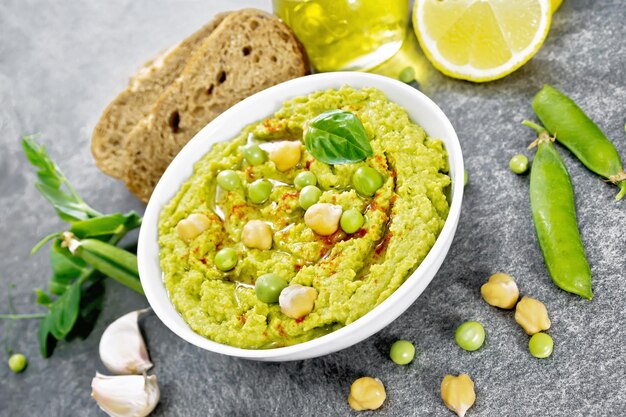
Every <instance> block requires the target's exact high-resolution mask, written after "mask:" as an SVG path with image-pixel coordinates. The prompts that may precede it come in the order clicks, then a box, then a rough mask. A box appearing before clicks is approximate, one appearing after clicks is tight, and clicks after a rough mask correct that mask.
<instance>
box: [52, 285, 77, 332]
mask: <svg viewBox="0 0 626 417" xmlns="http://www.w3.org/2000/svg"><path fill="white" fill-rule="evenodd" d="M79 308H80V286H79V285H78V284H72V285H70V286H69V287H68V289H67V291H65V292H64V293H63V295H61V296H60V297H59V298H57V299H56V300H55V301H54V302H53V303H52V304H51V305H50V317H51V323H50V324H51V325H50V332H51V333H52V334H53V335H54V337H55V338H57V339H59V340H60V339H63V338H65V336H67V334H68V333H69V332H70V331H71V330H72V327H74V323H76V319H77V318H78V312H79Z"/></svg>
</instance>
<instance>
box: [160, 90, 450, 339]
mask: <svg viewBox="0 0 626 417" xmlns="http://www.w3.org/2000/svg"><path fill="white" fill-rule="evenodd" d="M333 109H342V110H346V111H349V112H352V113H354V114H355V115H356V116H357V117H358V118H359V119H360V121H361V122H362V123H363V125H364V127H365V130H366V132H367V134H368V136H369V139H370V144H371V146H372V148H373V150H374V156H373V157H370V158H367V159H366V160H365V161H362V162H358V163H350V164H341V165H334V166H331V165H327V164H325V163H322V162H320V161H317V160H316V159H315V158H314V157H313V156H312V155H311V154H310V153H308V152H307V151H305V150H304V145H303V146H302V149H303V151H302V158H301V160H300V163H298V165H296V167H295V168H292V169H289V170H287V171H285V172H281V171H279V170H277V169H276V166H275V165H274V163H273V162H272V161H269V160H268V161H266V162H264V163H262V164H260V165H256V166H252V165H250V164H248V163H247V162H246V160H245V159H244V157H243V154H242V147H243V146H244V145H246V144H247V143H250V142H256V143H259V144H260V146H261V147H263V146H267V145H268V144H269V145H270V146H271V141H274V140H299V141H302V137H303V127H304V125H305V123H306V122H307V121H308V120H310V119H311V118H313V117H315V116H317V115H319V114H320V113H322V112H325V111H328V110H333ZM225 139H227V138H225ZM364 165H368V166H370V167H372V168H374V169H376V170H377V171H378V172H379V173H381V174H383V176H384V178H385V181H384V184H383V186H382V187H381V188H380V189H378V191H377V192H376V194H375V195H374V196H373V197H364V196H361V195H359V194H358V193H357V192H356V191H355V190H354V189H353V187H352V186H351V177H352V174H353V172H354V171H355V170H356V169H357V168H359V167H360V166H364ZM226 169H230V170H235V171H236V172H237V173H238V174H239V176H240V179H241V181H242V184H243V185H244V186H242V187H240V189H237V190H234V191H224V190H222V189H221V188H219V187H218V186H217V184H216V176H217V174H218V173H219V172H220V171H222V170H226ZM304 170H310V171H311V172H313V173H314V174H315V175H316V176H317V180H318V187H320V189H321V190H322V191H323V194H322V196H321V198H320V202H321V203H333V204H336V205H340V206H341V207H342V208H343V210H344V211H345V210H348V209H350V208H357V209H359V210H361V212H362V213H363V214H364V215H365V219H366V220H365V224H364V225H363V227H362V228H361V229H360V230H358V231H357V232H356V233H353V234H350V235H348V234H346V233H344V232H343V231H342V230H341V229H339V230H338V231H337V232H336V233H334V234H333V235H331V236H320V235H317V234H316V233H315V232H313V230H311V229H310V228H309V227H307V226H306V225H305V223H304V220H303V215H304V210H303V209H302V208H300V206H299V204H298V193H299V191H298V190H297V189H296V188H295V187H294V186H293V181H294V178H295V176H296V175H297V174H298V173H300V172H302V171H304ZM447 172H448V160H447V154H446V151H445V149H444V147H443V144H442V142H441V141H440V140H436V139H432V138H429V137H427V136H426V134H425V133H424V131H423V130H422V129H421V128H420V127H419V126H418V125H417V124H415V123H413V122H412V121H411V120H410V119H409V117H408V115H407V113H406V111H405V110H404V109H402V108H401V107H400V106H398V105H396V104H394V103H392V102H390V101H389V100H388V99H387V98H386V97H385V95H384V94H383V93H382V92H381V91H379V90H377V89H374V88H363V89H361V90H355V89H353V88H351V87H348V86H344V87H343V88H341V89H339V90H328V91H319V92H315V93H313V94H311V95H309V96H306V97H297V98H294V99H292V100H290V101H287V102H285V103H284V105H283V108H282V109H280V110H279V111H278V112H276V114H274V115H273V116H271V117H269V118H267V119H265V120H262V121H260V122H258V123H254V124H252V125H250V126H248V127H246V128H245V129H244V130H243V131H242V132H241V133H240V134H239V135H238V136H237V137H235V138H234V139H232V140H229V141H226V142H222V143H218V144H216V145H215V146H214V147H213V148H212V149H211V150H210V151H209V152H208V153H207V154H206V155H204V156H203V157H202V159H201V160H200V161H199V162H197V163H196V165H195V167H194V173H193V175H192V176H191V177H190V178H189V179H188V180H187V182H185V183H184V184H183V185H182V187H181V189H180V191H179V192H178V194H177V195H176V196H175V197H174V198H173V199H172V200H171V201H170V202H169V203H168V204H167V205H166V206H165V207H164V209H163V211H162V212H161V216H160V220H159V244H160V247H161V250H160V261H161V268H162V270H163V276H164V282H165V286H166V288H167V290H168V293H169V296H170V298H171V300H172V302H173V304H174V306H175V307H176V309H177V310H178V312H179V313H180V314H181V315H182V317H183V318H184V319H185V321H186V322H187V323H188V324H189V326H190V327H191V328H192V329H193V330H194V331H195V332H197V333H198V334H200V335H202V336H205V337H207V338H209V339H211V340H214V341H216V342H219V343H223V344H227V345H231V346H237V347H241V348H252V349H262V348H274V347H281V346H287V345H292V344H296V343H301V342H304V341H307V340H311V339H314V338H316V337H319V336H321V335H324V334H327V333H329V332H332V331H334V330H336V329H338V328H340V327H343V326H345V325H347V324H349V323H351V322H353V321H355V320H357V319H358V318H359V317H361V316H363V315H364V314H365V313H367V312H369V311H370V310H372V309H373V308H374V307H376V306H377V305H378V304H380V303H381V302H382V301H383V300H385V299H386V298H387V297H388V296H389V295H390V294H391V293H393V292H394V291H395V290H396V289H397V288H398V287H399V286H400V285H401V284H402V283H403V282H404V280H405V279H406V278H407V276H408V275H409V274H410V273H411V272H412V271H413V270H415V268H416V267H417V266H418V265H419V264H420V262H421V261H422V260H423V259H424V257H425V256H426V254H428V251H429V250H430V249H431V247H432V246H433V244H434V243H435V240H436V238H437V236H438V234H439V232H440V231H441V229H442V227H443V225H444V222H445V219H446V217H447V215H448V209H449V205H448V200H447V199H446V188H447V187H448V186H449V185H450V178H449V176H448V175H447ZM260 178H266V179H269V180H271V181H272V182H273V184H274V187H273V190H272V193H271V196H270V198H269V200H268V201H266V202H265V203H263V204H253V203H251V202H250V201H249V200H248V199H247V194H246V186H247V184H250V183H251V182H252V181H254V180H256V179H260ZM192 213H202V214H204V215H206V216H207V217H208V218H209V219H210V226H209V228H208V230H205V231H204V232H203V233H201V234H200V235H199V236H197V237H196V238H194V239H193V240H191V241H189V242H185V241H184V240H182V239H181V238H180V237H179V236H178V234H177V232H176V225H177V223H178V222H179V221H181V220H183V219H185V218H186V217H187V216H189V215H190V214H192ZM253 219H258V220H263V221H266V222H268V223H269V224H270V225H271V227H272V231H273V244H272V248H271V249H270V250H259V249H249V248H247V247H245V246H244V245H243V244H242V243H241V232H242V229H243V226H244V225H245V224H246V223H247V222H248V221H249V220H253ZM224 247H232V248H234V249H236V251H237V254H238V258H239V261H238V263H237V265H236V267H235V268H234V269H233V270H231V271H228V272H222V271H220V270H219V269H218V268H217V267H216V266H215V264H214V261H213V258H214V256H215V253H216V252H217V251H218V250H220V249H222V248H224ZM268 272H273V273H275V274H278V275H280V276H281V277H283V278H284V279H285V280H286V281H287V282H289V283H290V284H301V285H305V286H312V287H314V288H315V289H316V290H317V292H318V296H317V299H316V301H315V306H314V308H313V311H311V312H310V313H309V314H308V315H306V316H304V317H301V318H299V319H292V318H289V317H287V316H286V315H284V314H283V313H282V312H281V309H280V306H279V305H278V304H266V303H264V302H261V301H260V300H259V299H258V298H257V297H256V295H255V290H254V283H255V280H256V278H257V277H259V276H260V275H262V274H265V273H268Z"/></svg>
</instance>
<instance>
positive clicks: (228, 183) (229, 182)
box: [217, 169, 241, 191]
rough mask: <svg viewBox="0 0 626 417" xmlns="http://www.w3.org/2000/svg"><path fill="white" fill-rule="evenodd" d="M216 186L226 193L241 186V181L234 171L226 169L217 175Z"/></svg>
mask: <svg viewBox="0 0 626 417" xmlns="http://www.w3.org/2000/svg"><path fill="white" fill-rule="evenodd" d="M217 184H218V185H219V186H220V187H222V188H223V189H225V190H226V191H234V190H236V189H237V188H239V187H240V186H241V179H240V178H239V175H237V173H236V172H235V171H233V170H232V169H227V170H224V171H221V172H220V173H219V174H217Z"/></svg>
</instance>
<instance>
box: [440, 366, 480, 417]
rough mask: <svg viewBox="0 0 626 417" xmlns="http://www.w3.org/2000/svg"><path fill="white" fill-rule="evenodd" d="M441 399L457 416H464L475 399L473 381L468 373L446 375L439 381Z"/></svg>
mask: <svg viewBox="0 0 626 417" xmlns="http://www.w3.org/2000/svg"><path fill="white" fill-rule="evenodd" d="M441 399H442V400H443V402H444V404H445V405H446V407H448V408H449V409H450V410H452V411H454V412H455V413H456V414H457V415H458V416H459V417H463V416H465V413H466V412H467V410H469V408H470V407H471V406H473V405H474V402H475V401H476V393H475V392H474V381H472V379H471V378H470V377H469V375H468V374H461V375H459V376H454V375H446V376H445V377H444V378H443V381H441Z"/></svg>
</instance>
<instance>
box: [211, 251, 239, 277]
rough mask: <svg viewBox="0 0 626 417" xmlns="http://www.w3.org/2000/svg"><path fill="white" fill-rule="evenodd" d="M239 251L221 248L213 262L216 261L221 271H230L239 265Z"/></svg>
mask: <svg viewBox="0 0 626 417" xmlns="http://www.w3.org/2000/svg"><path fill="white" fill-rule="evenodd" d="M238 260H239V259H238V258H237V251H236V250H235V249H233V248H223V249H220V250H219V251H218V252H217V253H216V254H215V258H213V262H215V266H216V267H217V269H219V270H220V271H224V272H226V271H230V270H231V269H233V268H234V267H235V265H237V261H238Z"/></svg>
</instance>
